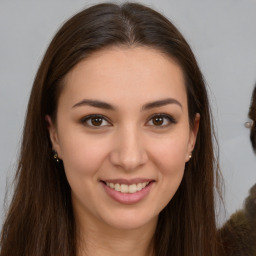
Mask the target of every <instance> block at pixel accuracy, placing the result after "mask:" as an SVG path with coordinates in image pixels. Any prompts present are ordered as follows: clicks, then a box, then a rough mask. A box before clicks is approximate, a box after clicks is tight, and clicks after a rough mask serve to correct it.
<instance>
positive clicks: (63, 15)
mask: <svg viewBox="0 0 256 256" xmlns="http://www.w3.org/2000/svg"><path fill="white" fill-rule="evenodd" d="M119 2H121V1H119ZM140 2H141V3H145V4H147V5H149V6H151V7H153V8H155V9H156V10H158V11H160V12H162V13H163V14H165V15H166V16H167V17H168V18H169V19H171V20H172V21H173V22H174V24H175V25H176V26H177V27H178V28H179V29H180V30H181V32H182V33H183V35H184V36H185V38H186V39H187V40H188V42H189V44H190V45H191V47H192V49H193V51H194V53H195V55H196V57H197V59H198V62H199V65H200V67H201V69H202V72H203V73H204V76H205V78H206V81H207V84H208V85H209V88H210V89H209V95H210V97H211V103H212V109H213V114H214V118H215V124H216V127H217V128H218V129H217V137H218V139H219V146H220V161H221V168H222V172H223V176H224V179H225V205H226V213H224V211H223V209H222V211H221V219H222V221H223V220H224V219H225V218H227V217H228V216H229V215H230V214H231V213H232V212H234V211H235V210H236V209H238V208H240V207H241V206H242V203H243V199H244V198H245V197H246V195H247V192H248V189H249V188H250V187H251V186H252V185H253V184H254V183H255V182H256V156H254V155H253V153H252V150H251V146H250V143H249V130H248V129H246V128H245V127H244V122H246V121H247V112H248V107H249V103H250V97H251V92H252V89H253V85H254V83H255V81H256V15H255V13H256V1H255V0H243V1H241V0H232V1H231V0H215V1H209V0H201V1H199V0H194V1H191V0H183V1H180V0H151V1H146V0H144V1H140ZM94 3H99V1H81V0H73V1H71V0H70V1H67V0H66V1H64V0H62V1H57V0H54V1H50V0H48V1H32V0H31V1H28V0H23V1H20V0H8V1H7V0H6V1H3V0H0V112H1V118H0V129H1V132H0V145H1V146H0V164H1V165H0V166H1V169H0V223H1V220H2V219H1V215H2V216H3V213H4V206H3V204H4V197H5V192H6V189H7V188H8V191H9V194H10V192H11V181H12V178H13V174H14V170H15V167H16V158H17V155H18V150H19V143H20V139H21V134H22V128H23V119H24V115H25V111H26V105H27V100H28V96H29V93H30V89H31V85H32V82H33V78H34V75H35V73H36V70H37V68H38V65H39V63H40V60H41V58H42V56H43V54H44V52H45V50H46V47H47V45H48V44H49V41H50V39H51V38H52V36H53V35H54V33H55V32H56V31H57V29H58V28H59V27H60V25H61V24H62V23H63V22H64V20H66V19H67V18H69V17H70V16H71V15H73V14H74V13H75V12H77V11H79V10H81V9H82V8H84V7H88V6H90V5H91V4H94ZM202 157H204V156H202ZM7 198H8V197H7Z"/></svg>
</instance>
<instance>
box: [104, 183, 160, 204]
mask: <svg viewBox="0 0 256 256" xmlns="http://www.w3.org/2000/svg"><path fill="white" fill-rule="evenodd" d="M155 182H156V181H155V180H150V179H132V180H125V179H115V180H100V183H101V184H102V185H103V188H104V190H105V192H106V193H107V195H109V196H110V197H111V198H112V199H114V200H115V201H117V202H118V203H121V204H135V203H138V202H140V201H142V200H143V199H144V198H146V197H147V196H148V194H149V193H150V191H151V190H152V187H153V185H154V183H155Z"/></svg>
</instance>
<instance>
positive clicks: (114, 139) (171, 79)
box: [47, 47, 199, 256]
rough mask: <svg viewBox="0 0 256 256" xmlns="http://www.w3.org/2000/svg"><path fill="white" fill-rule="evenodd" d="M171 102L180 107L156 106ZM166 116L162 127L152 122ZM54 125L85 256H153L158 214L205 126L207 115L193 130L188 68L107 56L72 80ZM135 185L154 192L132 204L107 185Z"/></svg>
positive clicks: (116, 50)
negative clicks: (141, 182) (146, 182)
mask: <svg viewBox="0 0 256 256" xmlns="http://www.w3.org/2000/svg"><path fill="white" fill-rule="evenodd" d="M166 99H172V100H171V101H170V102H165V104H163V102H162V105H161V104H160V105H161V106H157V105H156V104H155V105H152V104H151V105H150V104H149V103H152V102H156V101H163V100H166ZM88 100H97V101H100V102H104V103H107V104H109V105H111V108H113V109H108V108H109V106H108V105H107V106H108V108H105V107H106V104H105V105H104V104H101V105H97V106H96V105H95V104H93V106H92V105H91V103H89V104H88ZM103 107H104V108H103ZM163 113H164V114H165V115H167V116H163V115H162V116H160V121H159V122H157V118H156V117H152V116H153V115H155V114H163ZM92 114H98V115H102V116H103V118H102V119H101V120H100V121H98V122H97V120H96V119H95V118H93V119H90V118H89V117H88V116H89V115H92ZM168 116H170V117H171V118H170V119H168ZM47 120H48V123H49V133H50V138H51V141H52V146H53V149H55V150H56V151H57V153H58V156H59V158H60V159H62V160H63V164H64V168H65V172H66V176H67V179H68V182H69V184H70V186H71V190H72V200H73V207H74V213H75V219H76V222H77V226H78V232H79V237H80V254H81V255H84V254H83V253H85V251H86V253H87V254H86V255H105V256H106V255H140V256H141V255H150V253H152V246H151V245H152V244H153V243H151V241H152V239H153V235H154V231H155V228H156V225H157V219H158V214H159V213H160V211H161V210H162V209H163V208H164V207H165V206H166V205H167V204H168V202H169V201H170V200H171V199H172V197H173V195H174V194H175V192H176V191H177V189H178V187H179V185H180V182H181V180H182V177H183V174H184V167H185V163H186V162H187V161H189V154H190V153H191V152H192V151H193V148H194V145H195V141H196V135H197V131H198V126H199V114H198V115H197V116H196V119H195V123H194V126H193V128H192V129H190V126H189V119H188V107H187V95H186V90H185V84H184V78H183V74H182V70H181V69H180V67H179V66H178V65H177V64H176V63H175V62H174V61H173V60H172V59H170V58H169V57H168V56H166V55H164V54H163V53H161V52H159V51H158V50H155V49H151V48H147V47H134V48H125V47H113V48H107V49H104V50H101V51H99V52H96V53H94V54H93V55H91V56H90V57H89V58H87V59H85V60H82V61H81V62H80V63H78V64H77V65H76V66H75V67H74V68H73V69H72V70H71V71H70V72H69V73H68V74H67V76H66V77H65V79H64V89H63V91H62V92H61V95H60V98H59V102H58V108H57V120H56V122H55V123H53V122H52V120H51V118H50V117H49V116H47ZM95 124H96V125H95ZM134 178H144V179H150V180H151V181H152V184H151V188H150V191H149V193H148V194H147V195H146V196H145V197H144V198H143V199H142V200H140V201H139V202H136V203H132V204H126V203H120V202H117V201H116V200H114V199H113V198H111V197H110V196H109V195H108V194H107V193H106V191H105V189H104V188H103V187H104V185H103V183H102V182H101V181H105V180H109V179H110V180H111V179H125V180H131V179H134ZM83 241H86V248H85V247H84V243H83Z"/></svg>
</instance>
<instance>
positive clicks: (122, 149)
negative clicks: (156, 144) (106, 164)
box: [110, 127, 148, 171]
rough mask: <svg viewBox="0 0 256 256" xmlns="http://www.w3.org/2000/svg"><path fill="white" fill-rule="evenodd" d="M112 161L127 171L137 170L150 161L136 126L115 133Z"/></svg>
mask: <svg viewBox="0 0 256 256" xmlns="http://www.w3.org/2000/svg"><path fill="white" fill-rule="evenodd" d="M110 161H111V163H112V164H113V165H115V166H117V167H119V168H122V169H123V170H125V171H132V170H135V169H137V168H139V167H141V166H143V165H144V164H145V163H146V162H147V161H148V155H147V152H146V149H145V145H144V144H143V141H142V136H140V134H139V131H137V129H136V128H128V127H126V128H125V129H122V130H121V131H119V132H118V134H116V135H115V138H114V143H113V149H112V150H111V153H110Z"/></svg>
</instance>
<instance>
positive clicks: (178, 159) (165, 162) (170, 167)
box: [151, 136, 188, 175]
mask: <svg viewBox="0 0 256 256" xmlns="http://www.w3.org/2000/svg"><path fill="white" fill-rule="evenodd" d="M187 141H188V140H187V138H184V137H183V138H179V137H178V136H177V137H175V136H173V137H172V138H167V139H165V140H161V141H156V142H155V143H154V144H153V145H154V147H153V148H151V155H152V158H153V161H154V162H155V164H156V165H157V166H158V167H159V170H160V172H161V173H162V174H163V175H176V174H177V172H178V173H179V172H183V170H184V167H185V162H186V154H187V150H188V142H187Z"/></svg>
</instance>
